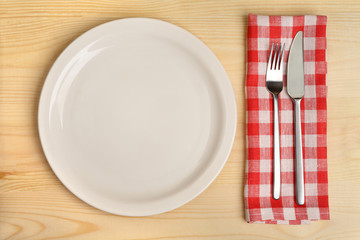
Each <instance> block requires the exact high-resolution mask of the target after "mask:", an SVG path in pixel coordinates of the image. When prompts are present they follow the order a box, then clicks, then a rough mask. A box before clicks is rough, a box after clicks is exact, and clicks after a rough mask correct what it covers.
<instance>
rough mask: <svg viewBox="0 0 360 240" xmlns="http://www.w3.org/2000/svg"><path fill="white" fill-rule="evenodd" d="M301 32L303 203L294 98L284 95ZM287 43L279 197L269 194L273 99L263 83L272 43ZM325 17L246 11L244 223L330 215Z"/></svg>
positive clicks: (301, 220)
mask: <svg viewBox="0 0 360 240" xmlns="http://www.w3.org/2000/svg"><path fill="white" fill-rule="evenodd" d="M300 30H301V31H303V32H304V73H305V96H304V98H303V100H302V101H301V121H302V134H303V135H302V141H303V156H304V170H305V176H304V177H305V204H304V205H303V206H299V205H297V204H296V202H295V193H294V190H295V189H294V183H295V179H294V177H295V176H294V155H295V153H294V126H293V102H292V100H291V99H290V97H289V96H288V95H287V89H286V64H287V57H288V52H289V48H290V45H291V42H292V39H293V37H294V36H295V34H296V33H297V32H298V31H300ZM274 42H275V43H276V42H279V43H280V42H281V43H285V55H284V64H285V65H284V66H285V67H284V89H283V91H282V92H281V93H280V96H279V99H280V102H279V104H280V105H279V108H280V115H279V117H280V146H281V147H280V151H281V197H280V199H279V200H274V199H273V198H272V152H273V149H272V146H273V99H272V97H271V95H270V93H269V92H268V91H267V89H266V86H265V76H266V67H267V61H268V57H269V53H270V48H269V46H271V44H272V43H274ZM326 68H327V66H326V16H295V17H293V16H256V15H249V22H248V38H247V79H246V103H247V108H246V112H247V123H246V137H247V165H246V185H245V207H246V219H247V221H248V222H252V223H254V222H256V223H273V224H304V223H309V222H310V220H318V219H329V205H328V179H327V144H326V127H327V126H326V108H327V106H326V95H327V80H326V71H327V70H326Z"/></svg>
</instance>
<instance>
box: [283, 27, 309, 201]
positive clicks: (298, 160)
mask: <svg viewBox="0 0 360 240" xmlns="http://www.w3.org/2000/svg"><path fill="white" fill-rule="evenodd" d="M287 92H288V94H289V96H290V97H291V98H292V99H293V102H294V123H295V125H294V126H295V192H296V203H297V204H298V205H303V204H304V203H305V189H304V164H303V155H302V135H301V109H300V103H301V99H302V98H303V96H304V92H305V80H304V41H303V32H302V31H299V32H297V33H296V35H295V37H294V40H293V42H292V44H291V48H290V52H289V57H288V64H287Z"/></svg>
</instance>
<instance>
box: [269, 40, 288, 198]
mask: <svg viewBox="0 0 360 240" xmlns="http://www.w3.org/2000/svg"><path fill="white" fill-rule="evenodd" d="M284 48H285V44H284V45H283V47H282V48H281V44H276V45H275V51H274V44H272V45H271V51H270V57H269V61H268V65H267V71H266V88H267V90H268V91H269V92H270V93H271V94H272V96H273V99H274V135H273V138H274V141H273V146H274V151H273V198H274V199H279V198H280V174H281V172H280V134H279V93H280V92H281V91H282V89H283V65H284V64H283V58H284Z"/></svg>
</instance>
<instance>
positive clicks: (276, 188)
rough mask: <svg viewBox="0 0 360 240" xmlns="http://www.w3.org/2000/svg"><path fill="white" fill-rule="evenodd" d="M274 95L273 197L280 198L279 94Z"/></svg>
mask: <svg viewBox="0 0 360 240" xmlns="http://www.w3.org/2000/svg"><path fill="white" fill-rule="evenodd" d="M273 97H274V143H273V146H274V151H273V198H274V199H276V200H277V199H279V198H280V175H281V172H280V134H279V95H278V94H273Z"/></svg>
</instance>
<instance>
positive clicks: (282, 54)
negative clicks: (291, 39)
mask: <svg viewBox="0 0 360 240" xmlns="http://www.w3.org/2000/svg"><path fill="white" fill-rule="evenodd" d="M284 50H285V43H284V44H283V47H282V51H281V58H280V61H279V69H282V66H283V62H284Z"/></svg>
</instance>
